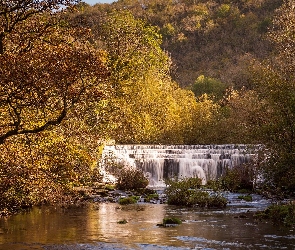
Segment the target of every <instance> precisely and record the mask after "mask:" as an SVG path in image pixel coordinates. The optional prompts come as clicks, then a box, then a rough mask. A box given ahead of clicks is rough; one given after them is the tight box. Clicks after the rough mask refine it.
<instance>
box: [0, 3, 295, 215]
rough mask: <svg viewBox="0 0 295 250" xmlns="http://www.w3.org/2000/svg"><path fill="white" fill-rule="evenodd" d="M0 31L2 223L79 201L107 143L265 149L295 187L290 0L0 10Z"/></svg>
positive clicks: (274, 173) (276, 183) (278, 178)
mask: <svg viewBox="0 0 295 250" xmlns="http://www.w3.org/2000/svg"><path fill="white" fill-rule="evenodd" d="M61 6H62V7H61ZM0 24H1V27H2V29H0V149H1V151H2V154H1V156H0V178H1V179H0V211H2V212H1V213H2V214H4V215H5V214H6V213H8V211H10V210H11V208H13V209H15V210H17V209H19V208H20V207H28V206H31V205H34V204H44V203H53V202H59V201H64V200H65V199H66V198H65V197H67V199H69V200H70V201H71V202H72V199H74V198H73V197H74V196H73V190H72V188H73V187H74V186H79V185H91V183H92V182H94V181H97V179H99V174H98V173H97V171H98V170H97V168H96V167H97V161H98V159H99V154H100V153H101V149H102V147H103V145H104V143H105V142H106V141H108V140H115V141H116V143H161V144H222V143H247V144H261V145H265V146H266V148H267V153H268V155H269V157H268V158H267V161H265V160H264V161H259V159H258V161H257V162H256V164H255V166H256V167H257V168H259V171H260V170H261V171H263V173H264V176H265V180H266V181H265V184H266V186H268V187H270V189H271V190H273V191H276V192H293V191H294V190H295V165H294V162H295V150H294V143H295V123H294V118H295V117H294V116H295V86H294V85H295V80H294V70H295V69H294V67H295V63H294V55H295V53H294V52H295V51H294V50H295V28H294V27H295V10H294V5H292V1H287V0H286V1H282V0H259V1H253V0H243V1H235V0H232V1H230V0H219V1H214V0H209V1H204V0H183V1H182V0H178V1H172V0H170V1H163V0H141V1H136V0H119V1H117V2H114V3H113V4H96V5H94V6H90V5H87V4H86V3H83V2H79V3H78V2H77V1H74V0H42V1H41V0H40V1H33V0H24V1H22V0H15V1H0Z"/></svg>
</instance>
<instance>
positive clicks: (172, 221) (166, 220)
mask: <svg viewBox="0 0 295 250" xmlns="http://www.w3.org/2000/svg"><path fill="white" fill-rule="evenodd" d="M181 223H182V222H181V220H180V219H178V218H175V217H169V218H164V219H163V225H164V226H165V225H167V224H181Z"/></svg>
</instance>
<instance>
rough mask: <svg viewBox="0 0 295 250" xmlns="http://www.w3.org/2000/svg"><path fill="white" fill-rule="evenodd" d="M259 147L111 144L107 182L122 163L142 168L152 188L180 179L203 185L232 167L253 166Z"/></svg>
mask: <svg viewBox="0 0 295 250" xmlns="http://www.w3.org/2000/svg"><path fill="white" fill-rule="evenodd" d="M254 154H255V148H253V147H250V146H247V145H242V144H238V145H236V144H225V145H110V146H105V148H104V150H103V154H102V161H101V166H100V167H101V170H102V172H103V173H104V177H105V178H104V179H105V181H112V180H114V179H113V176H112V174H114V173H115V172H116V168H117V166H118V164H120V165H121V166H129V167H132V168H137V169H141V170H142V171H143V172H144V174H145V175H146V177H147V178H148V179H149V186H153V187H163V186H165V183H164V180H165V179H166V178H172V177H175V176H177V177H178V178H184V177H199V178H201V179H202V183H203V184H206V183H207V181H208V180H215V179H217V178H219V177H220V176H222V175H223V174H224V173H225V171H226V170H227V169H228V168H229V169H231V168H233V167H237V166H241V165H242V164H245V163H249V162H250V160H251V159H252V158H253V155H254Z"/></svg>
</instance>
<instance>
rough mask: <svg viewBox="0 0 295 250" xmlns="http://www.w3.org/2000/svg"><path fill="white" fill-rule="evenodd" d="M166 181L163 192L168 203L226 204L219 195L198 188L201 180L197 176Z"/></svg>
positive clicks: (214, 205) (189, 204)
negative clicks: (167, 184)
mask: <svg viewBox="0 0 295 250" xmlns="http://www.w3.org/2000/svg"><path fill="white" fill-rule="evenodd" d="M168 183H169V186H168V187H167V188H166V190H165V193H166V195H167V198H168V204H169V205H179V206H199V207H208V208H209V207H210V208H212V207H218V208H223V207H225V206H226V204H227V200H226V199H225V198H224V197H222V196H221V195H219V194H216V195H213V196H210V195H209V193H208V192H205V191H201V190H199V189H198V188H199V187H200V183H201V180H200V179H198V178H185V179H183V180H180V181H178V180H169V181H168Z"/></svg>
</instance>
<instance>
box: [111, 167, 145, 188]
mask: <svg viewBox="0 0 295 250" xmlns="http://www.w3.org/2000/svg"><path fill="white" fill-rule="evenodd" d="M148 183H149V181H148V179H147V178H146V177H145V176H144V173H143V172H142V171H141V170H138V169H132V168H123V169H122V170H121V171H120V175H119V177H118V179H117V183H116V188H117V189H121V190H134V189H135V190H136V189H141V188H145V187H146V186H147V185H148Z"/></svg>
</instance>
